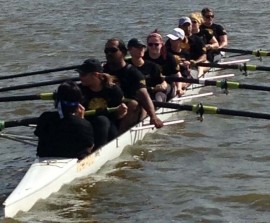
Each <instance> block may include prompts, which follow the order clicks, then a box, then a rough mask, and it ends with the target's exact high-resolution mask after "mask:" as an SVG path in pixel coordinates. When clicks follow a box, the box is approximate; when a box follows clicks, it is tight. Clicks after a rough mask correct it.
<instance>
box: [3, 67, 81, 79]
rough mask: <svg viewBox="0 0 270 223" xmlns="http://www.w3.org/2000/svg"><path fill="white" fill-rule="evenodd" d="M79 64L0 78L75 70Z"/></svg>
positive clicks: (6, 77)
mask: <svg viewBox="0 0 270 223" xmlns="http://www.w3.org/2000/svg"><path fill="white" fill-rule="evenodd" d="M79 66H80V65H74V66H68V67H59V68H53V69H46V70H40V71H33V72H27V73H20V74H13V75H7V76H2V77H0V80H4V79H10V78H15V77H26V76H32V75H37V74H48V73H52V72H59V71H65V70H75V69H77V68H79Z"/></svg>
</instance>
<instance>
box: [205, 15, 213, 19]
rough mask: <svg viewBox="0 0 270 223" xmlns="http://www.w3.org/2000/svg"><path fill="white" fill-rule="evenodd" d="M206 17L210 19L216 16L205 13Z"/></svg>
mask: <svg viewBox="0 0 270 223" xmlns="http://www.w3.org/2000/svg"><path fill="white" fill-rule="evenodd" d="M204 17H205V18H207V19H210V18H214V17H215V16H214V15H205V16H204Z"/></svg>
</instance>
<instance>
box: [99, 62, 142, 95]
mask: <svg viewBox="0 0 270 223" xmlns="http://www.w3.org/2000/svg"><path fill="white" fill-rule="evenodd" d="M104 72H105V73H108V74H110V75H113V76H115V77H116V83H118V84H119V86H120V87H121V89H122V91H123V93H124V97H125V98H129V99H135V97H136V92H137V90H139V89H140V88H145V87H146V82H145V78H144V75H143V74H142V73H141V72H140V71H139V70H138V69H137V68H136V67H134V66H133V65H131V64H128V63H127V64H126V65H125V66H124V67H123V68H121V69H120V70H110V69H109V67H108V66H107V64H105V65H104Z"/></svg>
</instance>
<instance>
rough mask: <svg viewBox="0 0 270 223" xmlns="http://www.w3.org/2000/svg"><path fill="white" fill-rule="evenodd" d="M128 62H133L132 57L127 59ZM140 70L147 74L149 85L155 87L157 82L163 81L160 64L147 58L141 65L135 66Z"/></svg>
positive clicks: (147, 83)
mask: <svg viewBox="0 0 270 223" xmlns="http://www.w3.org/2000/svg"><path fill="white" fill-rule="evenodd" d="M126 62H127V63H130V64H132V65H133V66H135V65H134V64H133V63H132V60H131V59H128V60H127V61H126ZM135 67H136V68H137V69H138V70H139V71H141V72H142V74H143V75H144V76H145V80H146V86H147V87H155V86H156V85H157V84H161V83H162V81H163V80H162V78H161V72H160V69H159V66H158V65H157V64H155V63H153V62H151V61H148V60H145V61H144V64H143V65H142V66H140V67H137V66H135Z"/></svg>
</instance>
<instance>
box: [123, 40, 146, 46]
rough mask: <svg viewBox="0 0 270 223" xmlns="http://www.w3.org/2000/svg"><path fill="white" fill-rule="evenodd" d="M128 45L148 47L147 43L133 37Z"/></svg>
mask: <svg viewBox="0 0 270 223" xmlns="http://www.w3.org/2000/svg"><path fill="white" fill-rule="evenodd" d="M127 47H128V48H129V47H146V45H145V44H144V43H143V42H142V41H141V40H139V39H136V38H132V39H130V40H129V41H128V44H127Z"/></svg>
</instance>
